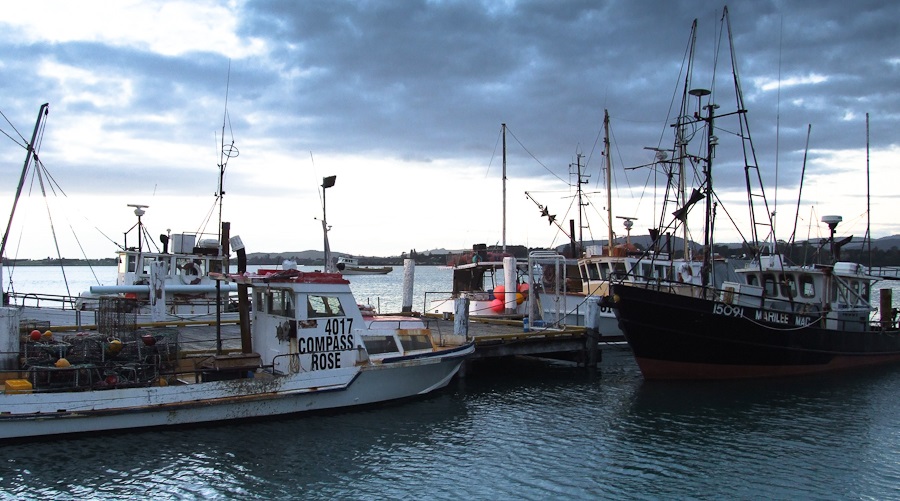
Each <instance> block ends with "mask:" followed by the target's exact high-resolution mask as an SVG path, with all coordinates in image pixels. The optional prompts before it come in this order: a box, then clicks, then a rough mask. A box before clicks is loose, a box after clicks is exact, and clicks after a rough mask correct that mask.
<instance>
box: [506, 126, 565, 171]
mask: <svg viewBox="0 0 900 501" xmlns="http://www.w3.org/2000/svg"><path fill="white" fill-rule="evenodd" d="M506 132H509V134H510V135H511V136H512V137H513V139H515V140H516V142H517V143H519V146H521V147H522V149H523V150H525V152H526V153H528V155H530V156H531V158H533V159H534V161H535V162H537V163H538V165H540V166H541V167H543V168H544V170H546V171H547V172H549V173H550V174H552V175H553V177H555V178H556V179H559V180H560V181H562V182H563V183H566V184H569V182H568V181H566V180H565V179H563V178H561V177H559V176H558V175H557V174H556V173H555V172H553V171H552V170H550V168H548V167H547V166H546V165H544V164H543V163H541V161H540V160H538V158H537V157H536V156H534V154H533V153H531V151H529V150H528V148H526V147H525V145H524V144H522V141H519V138H518V137H516V134H515V133H514V132H513V131H511V130H510V129H509V125H507V126H506Z"/></svg>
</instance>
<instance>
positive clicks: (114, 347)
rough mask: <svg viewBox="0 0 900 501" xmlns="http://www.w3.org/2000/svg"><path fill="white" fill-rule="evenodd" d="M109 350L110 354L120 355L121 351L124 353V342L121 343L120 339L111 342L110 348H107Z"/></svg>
mask: <svg viewBox="0 0 900 501" xmlns="http://www.w3.org/2000/svg"><path fill="white" fill-rule="evenodd" d="M107 350H109V352H110V353H112V354H114V355H115V354H116V353H119V352H120V351H122V341H119V340H118V339H113V340H112V341H110V342H109V347H108V348H107Z"/></svg>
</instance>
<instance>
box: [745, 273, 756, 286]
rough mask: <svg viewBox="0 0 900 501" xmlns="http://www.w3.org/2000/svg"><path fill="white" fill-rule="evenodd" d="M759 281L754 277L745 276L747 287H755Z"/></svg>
mask: <svg viewBox="0 0 900 501" xmlns="http://www.w3.org/2000/svg"><path fill="white" fill-rule="evenodd" d="M757 282H759V280H757V277H756V275H747V285H756V284H757Z"/></svg>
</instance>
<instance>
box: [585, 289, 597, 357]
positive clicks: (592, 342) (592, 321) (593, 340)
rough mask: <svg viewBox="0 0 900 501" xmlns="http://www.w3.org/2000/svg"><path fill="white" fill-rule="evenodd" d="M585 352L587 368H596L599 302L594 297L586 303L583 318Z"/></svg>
mask: <svg viewBox="0 0 900 501" xmlns="http://www.w3.org/2000/svg"><path fill="white" fill-rule="evenodd" d="M584 326H585V327H586V330H585V336H586V338H585V340H584V343H585V350H586V351H587V366H588V367H597V362H599V361H600V346H599V345H600V302H599V301H598V300H597V298H596V297H591V298H589V299H588V301H587V315H585V317H584Z"/></svg>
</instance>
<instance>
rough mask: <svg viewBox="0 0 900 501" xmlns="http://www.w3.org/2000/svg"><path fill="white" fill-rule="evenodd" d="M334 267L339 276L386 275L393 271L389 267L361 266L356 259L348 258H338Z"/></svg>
mask: <svg viewBox="0 0 900 501" xmlns="http://www.w3.org/2000/svg"><path fill="white" fill-rule="evenodd" d="M334 266H335V268H336V269H337V271H338V273H340V274H341V275H386V274H388V273H390V272H392V271H394V268H393V267H391V266H361V265H360V264H359V260H358V259H356V258H355V257H350V256H341V257H338V258H337V263H335V265H334Z"/></svg>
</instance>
